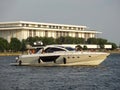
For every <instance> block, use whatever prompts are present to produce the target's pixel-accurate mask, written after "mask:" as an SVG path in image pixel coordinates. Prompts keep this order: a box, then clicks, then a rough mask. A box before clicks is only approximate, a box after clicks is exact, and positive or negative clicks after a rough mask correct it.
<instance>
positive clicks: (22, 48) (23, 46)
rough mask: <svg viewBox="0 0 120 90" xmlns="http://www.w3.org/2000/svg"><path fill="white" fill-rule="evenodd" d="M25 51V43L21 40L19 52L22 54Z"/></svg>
mask: <svg viewBox="0 0 120 90" xmlns="http://www.w3.org/2000/svg"><path fill="white" fill-rule="evenodd" d="M25 50H26V41H25V40H24V39H23V40H22V42H21V51H22V52H24V51H25Z"/></svg>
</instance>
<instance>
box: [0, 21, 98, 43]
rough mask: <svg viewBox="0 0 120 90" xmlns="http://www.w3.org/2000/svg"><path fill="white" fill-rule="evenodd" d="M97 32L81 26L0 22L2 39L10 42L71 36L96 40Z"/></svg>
mask: <svg viewBox="0 0 120 90" xmlns="http://www.w3.org/2000/svg"><path fill="white" fill-rule="evenodd" d="M98 33H100V32H97V31H95V30H89V29H88V28H87V26H79V25H65V24H53V23H39V22H27V21H16V22H0V37H2V38H4V39H6V40H8V41H9V42H10V39H11V38H12V37H15V38H18V39H19V40H22V39H27V38H28V37H35V36H38V37H53V38H58V37H61V36H70V37H78V38H85V39H86V40H87V39H88V38H95V37H96V34H98Z"/></svg>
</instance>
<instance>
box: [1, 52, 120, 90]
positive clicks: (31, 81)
mask: <svg viewBox="0 0 120 90" xmlns="http://www.w3.org/2000/svg"><path fill="white" fill-rule="evenodd" d="M14 61H15V57H14V56H7V57H0V90H119V88H120V54H111V55H110V56H109V57H108V58H107V59H106V60H105V61H104V62H103V63H102V64H101V65H100V66H97V67H82V66H79V67H78V66H77V67H30V66H10V65H9V63H11V62H14Z"/></svg>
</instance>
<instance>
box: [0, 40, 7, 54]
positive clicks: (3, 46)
mask: <svg viewBox="0 0 120 90" xmlns="http://www.w3.org/2000/svg"><path fill="white" fill-rule="evenodd" d="M8 49H9V43H8V41H7V40H6V39H4V38H0V51H2V52H3V51H6V50H8Z"/></svg>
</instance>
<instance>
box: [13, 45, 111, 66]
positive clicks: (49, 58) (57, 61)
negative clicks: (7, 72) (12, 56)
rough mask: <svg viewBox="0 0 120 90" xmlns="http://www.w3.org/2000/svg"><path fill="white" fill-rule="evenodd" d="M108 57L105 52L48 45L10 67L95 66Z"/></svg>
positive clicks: (22, 57)
mask: <svg viewBox="0 0 120 90" xmlns="http://www.w3.org/2000/svg"><path fill="white" fill-rule="evenodd" d="M107 56H109V53H105V52H91V51H76V50H75V48H72V47H69V46H63V45H48V46H45V47H44V48H42V49H40V50H39V51H38V52H37V53H35V54H29V55H20V56H18V57H17V60H16V62H15V63H11V65H29V66H86V65H87V66H97V65H99V64H101V63H102V62H103V61H104V60H105V59H106V58H107Z"/></svg>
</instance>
